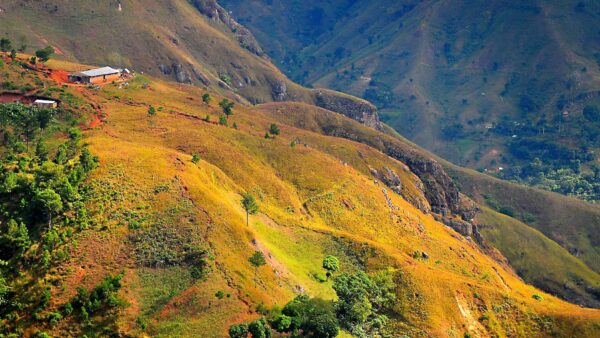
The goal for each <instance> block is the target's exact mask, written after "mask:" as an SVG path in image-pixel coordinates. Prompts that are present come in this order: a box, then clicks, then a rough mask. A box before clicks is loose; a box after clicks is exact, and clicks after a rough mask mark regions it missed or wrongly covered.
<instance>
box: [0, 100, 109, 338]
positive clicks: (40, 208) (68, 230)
mask: <svg viewBox="0 0 600 338" xmlns="http://www.w3.org/2000/svg"><path fill="white" fill-rule="evenodd" d="M60 114H63V116H64V115H68V114H71V113H70V112H68V111H60V112H57V111H56V110H44V109H39V108H37V107H35V106H24V105H21V104H2V105H0V133H2V135H3V140H4V143H3V148H2V152H1V153H0V260H2V261H6V262H7V265H6V268H5V266H4V265H2V266H0V275H2V276H4V279H3V283H0V284H2V285H0V293H2V294H1V295H0V298H1V299H0V302H2V303H3V306H0V321H3V323H4V324H3V325H4V326H3V330H4V331H5V332H7V333H12V332H18V330H20V329H21V328H20V327H19V325H22V324H20V323H27V321H23V320H21V321H15V319H16V318H19V317H23V318H25V317H29V316H30V315H32V314H33V317H30V318H33V319H36V318H37V319H36V320H40V321H46V323H47V325H50V326H51V325H56V324H57V323H58V322H59V321H61V320H62V315H63V314H60V313H56V312H51V313H46V314H42V312H43V311H45V310H47V307H48V306H49V304H50V298H51V295H52V293H51V287H53V286H50V285H49V284H48V283H47V282H46V273H47V271H48V269H49V268H51V267H52V266H54V265H55V264H56V263H58V262H61V261H64V260H66V259H68V258H69V250H68V246H69V244H70V239H71V238H72V237H73V235H74V233H75V232H76V231H77V230H79V229H81V228H85V227H87V226H88V225H89V218H88V213H87V210H86V208H85V203H84V202H85V200H86V198H87V192H86V191H87V190H86V188H87V185H86V184H85V180H86V178H87V176H88V173H89V172H91V171H92V170H93V169H94V168H96V167H97V165H98V160H97V158H96V157H95V156H93V155H92V154H91V153H90V152H89V150H88V149H86V148H84V147H82V146H81V139H82V133H81V131H80V130H78V129H76V128H71V129H68V130H64V128H60V125H59V124H60V123H62V122H63V121H57V120H56V116H59V115H60ZM50 127H51V128H50ZM65 132H66V134H67V135H68V136H69V138H68V139H67V140H66V141H60V139H59V138H57V137H55V136H54V135H55V133H56V134H57V135H59V137H61V138H62V137H63V135H64V134H65ZM49 141H51V142H49ZM30 142H35V143H34V144H35V145H36V146H35V149H31V148H33V147H31V148H30V147H29V143H30ZM48 144H53V148H50V147H49V146H48ZM56 144H58V146H56ZM54 150H56V158H55V159H54V160H55V161H50V158H49V157H50V156H49V154H51V153H53V152H54ZM67 216H68V217H67ZM5 281H6V283H4V282H5ZM8 281H9V282H8ZM3 286H6V290H8V291H10V292H4V288H3ZM23 287H26V288H27V290H23ZM68 310H69V308H68V307H65V311H68ZM71 311H72V309H71Z"/></svg>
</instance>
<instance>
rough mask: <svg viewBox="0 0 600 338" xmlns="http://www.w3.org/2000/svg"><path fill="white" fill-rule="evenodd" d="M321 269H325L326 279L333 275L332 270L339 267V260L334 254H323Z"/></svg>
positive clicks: (334, 270) (336, 269)
mask: <svg viewBox="0 0 600 338" xmlns="http://www.w3.org/2000/svg"><path fill="white" fill-rule="evenodd" d="M323 269H325V270H327V274H326V275H327V280H329V277H331V276H332V275H333V273H334V272H336V271H338V270H339V269H340V261H339V260H338V259H337V257H335V256H331V255H328V256H325V258H324V259H323Z"/></svg>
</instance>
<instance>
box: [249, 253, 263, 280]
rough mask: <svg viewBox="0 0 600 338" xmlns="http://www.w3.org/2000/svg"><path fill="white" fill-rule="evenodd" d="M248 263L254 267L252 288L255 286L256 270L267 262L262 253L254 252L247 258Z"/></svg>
mask: <svg viewBox="0 0 600 338" xmlns="http://www.w3.org/2000/svg"><path fill="white" fill-rule="evenodd" d="M248 262H250V264H252V265H253V266H254V286H256V274H257V273H258V268H260V267H261V266H263V265H265V264H267V260H266V259H265V255H264V254H263V253H262V252H260V251H255V252H254V254H253V255H252V256H250V258H248Z"/></svg>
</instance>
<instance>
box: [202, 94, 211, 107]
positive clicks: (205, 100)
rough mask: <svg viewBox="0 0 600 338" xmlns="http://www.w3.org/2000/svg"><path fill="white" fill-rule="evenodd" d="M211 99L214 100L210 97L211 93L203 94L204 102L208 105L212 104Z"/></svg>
mask: <svg viewBox="0 0 600 338" xmlns="http://www.w3.org/2000/svg"><path fill="white" fill-rule="evenodd" d="M210 101H212V98H211V97H210V94H209V93H204V94H202V102H204V103H205V104H207V105H210Z"/></svg>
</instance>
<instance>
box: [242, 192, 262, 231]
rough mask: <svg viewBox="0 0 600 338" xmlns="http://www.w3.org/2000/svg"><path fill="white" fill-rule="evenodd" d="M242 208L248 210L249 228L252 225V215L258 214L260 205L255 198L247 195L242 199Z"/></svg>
mask: <svg viewBox="0 0 600 338" xmlns="http://www.w3.org/2000/svg"><path fill="white" fill-rule="evenodd" d="M242 207H243V208H244V210H246V226H248V225H250V215H255V214H256V213H257V212H258V204H257V203H256V199H254V196H252V195H251V194H249V193H245V194H244V195H243V197H242Z"/></svg>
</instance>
